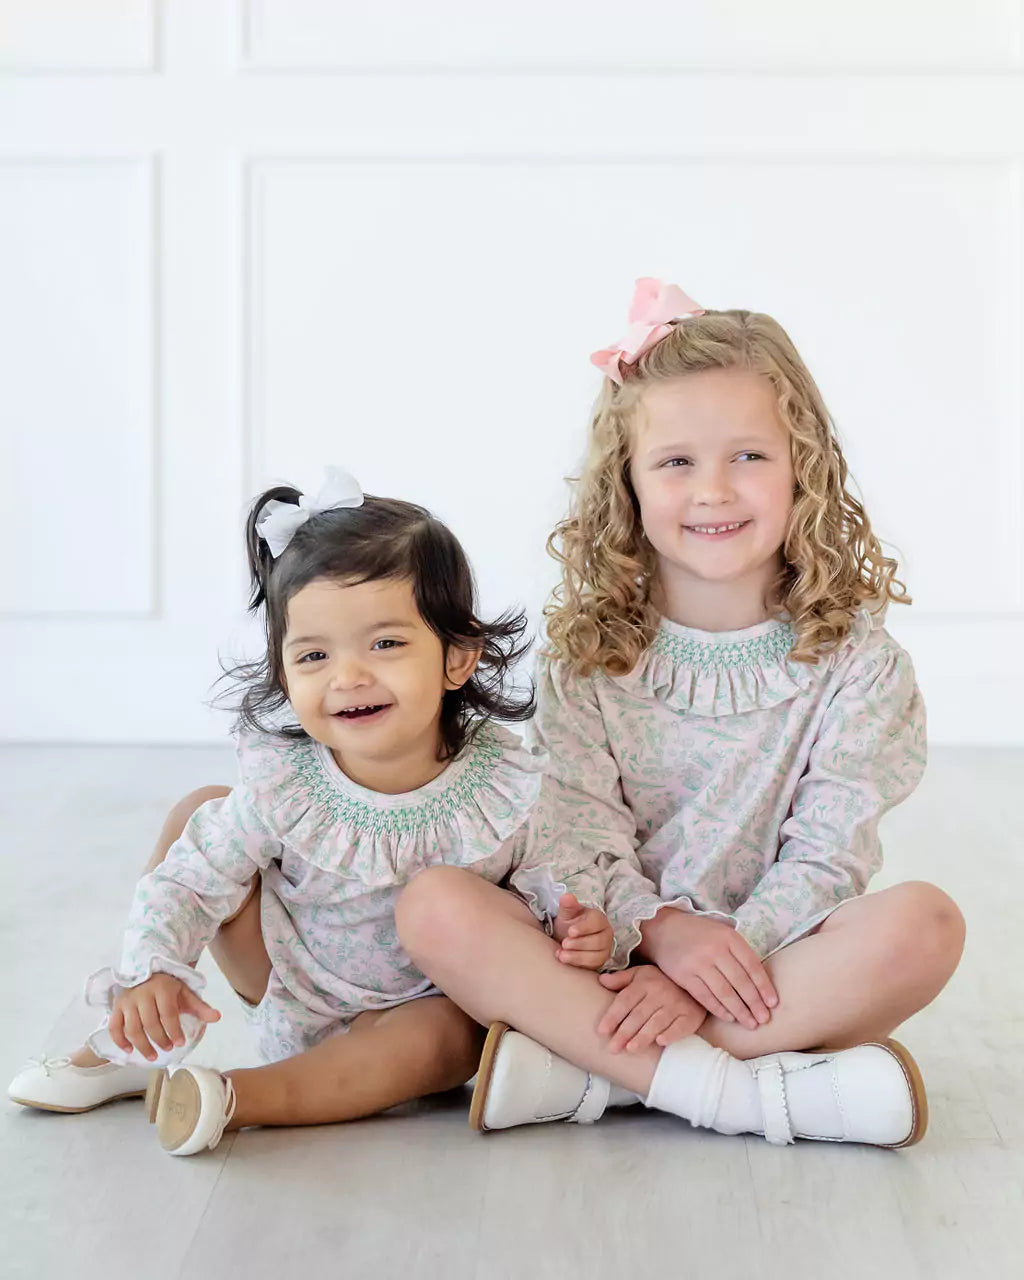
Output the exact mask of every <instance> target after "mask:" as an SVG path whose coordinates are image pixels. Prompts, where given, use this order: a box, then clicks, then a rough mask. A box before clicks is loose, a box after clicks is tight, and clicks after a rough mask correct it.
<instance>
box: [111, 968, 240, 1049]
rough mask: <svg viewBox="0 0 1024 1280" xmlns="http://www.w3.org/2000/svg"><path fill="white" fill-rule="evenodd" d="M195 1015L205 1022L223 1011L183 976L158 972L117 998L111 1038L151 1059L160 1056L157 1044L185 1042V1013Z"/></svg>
mask: <svg viewBox="0 0 1024 1280" xmlns="http://www.w3.org/2000/svg"><path fill="white" fill-rule="evenodd" d="M183 1013H192V1014H195V1016H196V1017H197V1018H201V1019H202V1021H203V1022H216V1021H217V1020H218V1019H219V1018H220V1014H219V1013H218V1012H217V1010H216V1009H214V1008H213V1007H212V1006H211V1005H208V1004H207V1003H206V1001H205V1000H201V999H200V998H199V996H197V995H196V994H195V993H194V992H193V991H190V990H189V988H188V987H187V986H186V985H185V983H184V982H182V981H181V980H180V979H179V978H172V977H171V975H170V974H169V973H155V974H154V975H153V976H152V978H147V979H146V981H145V982H140V983H139V985H138V986H137V987H129V988H128V990H127V991H123V992H122V993H121V994H120V995H119V996H118V997H117V999H116V1000H115V1001H114V1007H113V1010H112V1011H111V1014H110V1020H109V1021H108V1023H107V1030H108V1031H109V1033H110V1038H111V1040H113V1042H114V1044H116V1045H117V1047H118V1048H119V1049H123V1050H124V1051H125V1053H131V1051H132V1049H133V1048H135V1049H138V1051H139V1053H141V1054H142V1056H143V1057H144V1058H146V1059H148V1060H149V1061H150V1062H152V1061H153V1060H154V1059H155V1058H156V1053H155V1051H154V1049H153V1046H154V1045H156V1047H157V1048H158V1049H171V1048H173V1047H174V1046H175V1045H179V1046H180V1045H183V1044H184V1043H185V1037H184V1035H183V1034H182V1030H181V1015H182V1014H183Z"/></svg>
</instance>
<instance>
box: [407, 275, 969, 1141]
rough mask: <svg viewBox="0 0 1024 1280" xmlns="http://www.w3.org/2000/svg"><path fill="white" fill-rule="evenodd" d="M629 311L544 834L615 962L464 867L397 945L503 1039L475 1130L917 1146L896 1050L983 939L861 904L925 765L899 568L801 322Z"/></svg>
mask: <svg viewBox="0 0 1024 1280" xmlns="http://www.w3.org/2000/svg"><path fill="white" fill-rule="evenodd" d="M629 320H630V325H629V330H628V333H627V336H626V337H625V338H624V339H623V340H622V341H621V342H619V343H616V344H615V345H613V346H612V347H610V348H607V349H605V350H603V351H601V352H598V353H596V355H595V356H594V357H593V360H594V362H595V363H596V364H597V365H598V366H599V367H600V368H601V369H602V371H603V372H604V373H605V375H606V376H605V380H604V385H603V387H602V390H601V394H600V398H599V400H598V402H597V406H596V410H595V413H594V417H593V422H592V426H591V432H590V449H589V457H588V459H587V463H586V466H585V469H584V472H583V475H582V478H581V481H580V483H579V486H578V489H577V492H576V496H575V502H574V508H573V511H572V512H571V514H570V516H569V518H568V519H567V520H565V521H564V522H563V523H561V524H560V525H559V526H558V528H557V529H556V531H555V533H554V534H553V535H552V539H551V541H550V543H549V546H550V548H551V549H552V551H553V553H554V554H555V556H556V557H557V558H558V559H559V561H560V562H561V565H562V571H563V574H562V583H561V587H560V589H559V591H558V592H556V596H555V599H554V601H553V603H552V604H551V605H550V606H549V608H548V610H547V617H548V634H549V638H550V652H549V654H548V656H547V657H546V659H545V660H544V661H543V663H542V665H541V669H540V687H539V690H538V711H537V718H536V723H535V726H534V734H535V739H536V742H537V744H538V745H540V746H542V747H544V748H546V749H547V750H548V751H549V752H550V764H549V766H548V772H547V776H546V778H545V781H544V784H543V790H542V796H541V800H540V802H539V804H538V807H537V809H536V810H535V812H534V814H533V817H532V819H531V829H532V837H531V838H532V840H533V843H534V856H537V857H543V856H545V853H547V854H548V855H551V854H552V853H553V852H554V851H555V850H556V849H558V848H559V847H561V846H563V845H564V844H566V843H569V842H571V843H573V844H574V845H575V846H576V848H577V849H580V850H583V851H586V852H588V853H589V855H590V861H591V864H592V865H591V869H590V871H589V872H587V873H586V875H585V876H583V877H579V878H577V881H576V882H575V883H574V889H576V891H577V892H578V893H579V894H580V896H581V897H582V898H587V896H588V894H589V896H590V898H591V900H593V901H594V902H595V903H601V902H603V903H604V906H605V909H606V910H607V912H608V915H609V917H610V918H611V921H612V923H613V925H614V926H615V954H614V965H613V967H614V970H615V971H613V972H610V973H607V974H603V975H602V976H601V977H600V979H598V978H597V977H595V976H593V975H588V974H584V973H580V972H574V971H568V970H564V969H562V970H560V969H559V967H558V966H557V965H552V964H551V963H550V956H549V954H548V953H549V951H550V948H551V944H550V942H549V941H548V940H547V939H545V938H544V937H543V935H542V934H540V933H539V932H537V930H536V928H535V925H534V922H532V921H531V920H530V918H529V916H528V915H527V914H526V913H525V912H524V911H523V909H522V906H521V904H519V903H517V902H515V901H513V900H512V898H511V897H510V896H509V895H507V894H502V893H501V892H500V891H498V890H496V889H494V888H493V887H492V886H489V885H485V884H482V883H470V882H469V881H468V879H467V878H466V877H464V876H460V875H459V873H458V872H455V871H454V870H451V869H442V870H440V871H432V872H429V873H428V874H427V875H426V876H424V877H421V878H420V879H419V880H418V881H417V882H416V883H415V884H414V885H412V886H411V887H410V888H409V890H407V891H406V895H405V897H404V899H403V900H402V901H401V902H400V903H399V907H398V921H399V933H400V936H401V937H402V939H403V941H404V942H405V945H406V946H407V948H408V949H409V950H410V952H411V954H412V955H414V956H415V957H416V959H417V962H418V963H419V964H420V966H421V968H422V969H423V970H424V972H426V973H429V974H430V976H431V977H432V978H433V979H434V980H435V981H436V982H437V983H438V985H439V986H440V987H441V988H442V989H443V990H444V991H446V992H447V993H448V994H449V995H450V996H451V997H452V998H453V999H454V1000H456V1001H457V1002H458V1003H459V1004H460V1005H461V1006H462V1007H463V1008H465V1009H466V1010H468V1011H469V1012H470V1013H472V1014H473V1016H474V1017H476V1018H477V1019H478V1020H480V1021H482V1022H483V1021H491V1022H495V1023H498V1024H499V1025H496V1026H495V1027H494V1028H493V1030H492V1033H491V1036H490V1037H489V1041H488V1045H487V1047H486V1049H485V1055H484V1067H483V1069H482V1071H481V1075H480V1080H479V1083H478V1085H477V1094H476V1098H475V1101H474V1109H473V1118H474V1121H475V1123H476V1124H477V1125H478V1126H479V1127H482V1128H488V1129H491V1128H499V1127H504V1126H506V1125H510V1124H520V1123H526V1122H531V1121H536V1120H539V1119H551V1118H557V1117H561V1118H568V1119H574V1120H581V1119H594V1118H596V1116H598V1115H600V1113H601V1111H602V1110H603V1108H604V1106H605V1105H607V1102H608V1100H609V1098H611V1099H612V1100H613V1101H616V1100H617V1101H629V1100H633V1101H635V1100H636V1099H637V1098H638V1097H639V1098H641V1099H643V1100H644V1101H645V1102H646V1104H647V1105H648V1106H649V1107H655V1108H658V1109H660V1110H665V1111H669V1112H672V1113H674V1114H677V1115H680V1116H683V1117H685V1118H686V1119H687V1120H689V1121H690V1122H691V1123H693V1124H698V1125H704V1126H708V1127H711V1128H714V1129H717V1130H720V1131H723V1132H733V1133H735V1132H754V1133H763V1134H764V1135H765V1136H766V1137H767V1138H768V1139H769V1141H774V1142H790V1141H792V1140H793V1138H794V1137H807V1138H818V1139H828V1140H832V1141H847V1140H854V1141H864V1142H871V1143H876V1144H878V1145H884V1146H902V1145H908V1144H909V1143H911V1142H915V1141H917V1140H918V1139H919V1138H920V1137H921V1135H922V1134H923V1132H924V1128H925V1124H926V1115H927V1113H926V1101H925V1094H924V1088H923V1085H922V1083H921V1078H920V1073H919V1072H918V1070H917V1067H916V1065H915V1063H914V1061H913V1059H912V1058H911V1056H910V1054H909V1053H908V1052H907V1051H906V1050H905V1049H904V1048H903V1047H902V1046H900V1045H897V1044H896V1043H895V1042H894V1041H890V1040H889V1039H888V1036H889V1034H890V1032H891V1031H892V1030H893V1028H894V1027H896V1026H897V1025H898V1024H899V1023H901V1022H902V1021H903V1020H904V1019H905V1018H907V1017H908V1016H910V1015H911V1014H912V1013H914V1012H916V1011H917V1010H918V1009H920V1008H922V1007H923V1006H924V1005H926V1004H927V1003H928V1002H929V1001H930V1000H932V999H933V998H934V997H935V995H936V994H937V993H938V992H939V990H941V988H942V987H943V985H944V984H945V982H946V981H947V979H948V978H949V976H950V974H951V973H952V972H953V970H954V968H955V967H956V964H957V962H958V960H959V957H960V953H961V949H962V943H963V921H962V919H961V917H960V914H959V912H958V910H957V908H956V907H955V905H954V904H953V903H952V902H951V900H950V899H949V898H948V897H947V896H946V895H945V894H944V893H943V892H941V891H940V890H939V889H937V888H935V887H933V886H931V885H928V884H917V883H915V884H903V885H899V886H897V887H895V888H892V889H888V890H885V891H883V892H879V893H875V894H871V895H869V896H866V897H864V896H862V895H863V894H864V891H865V889H866V887H867V884H868V881H869V879H870V877H871V876H872V875H873V874H874V872H875V871H877V869H878V867H879V865H880V861H881V848H880V845H879V841H878V820H879V818H880V817H881V815H882V814H883V813H884V812H885V811H886V810H887V809H889V808H890V807H891V806H892V805H894V804H896V803H898V802H899V801H900V800H902V799H904V798H905V797H906V796H907V795H908V794H909V793H910V792H911V791H912V789H913V788H914V787H915V786H916V784H917V782H918V781H919V779H920V777H921V773H922V771H923V768H924V763H925V722H924V708H923V705H922V702H921V697H920V694H919V692H918V689H917V686H916V684H915V680H914V672H913V668H912V666H911V663H910V659H909V658H908V656H907V655H906V653H904V651H903V650H902V649H901V648H900V646H899V645H898V644H897V643H896V642H895V641H894V640H893V639H892V638H891V637H890V636H889V635H888V634H887V633H886V631H885V630H884V628H883V616H884V611H885V608H886V606H887V604H888V603H889V602H890V601H900V602H903V601H906V599H907V597H906V594H905V591H904V589H903V587H902V585H901V584H900V583H899V581H898V580H897V578H896V564H895V562H894V561H893V560H892V559H889V558H888V557H887V556H885V555H884V554H883V552H882V549H881V547H880V545H879V542H878V540H877V538H876V537H875V535H874V533H873V532H872V529H871V525H870V523H869V521H868V518H867V516H866V514H865V512H864V509H863V507H862V506H861V504H860V503H859V502H858V500H857V499H856V498H855V497H854V496H853V495H852V494H851V493H850V491H849V489H848V487H847V467H846V462H845V460H844V458H843V454H842V450H841V448H840V444H839V441H838V439H837V437H836V434H835V431H834V428H833V426H832V423H831V420H830V418H829V415H828V413H827V411H826V409H825V406H824V404H823V402H822V399H821V395H820V393H819V391H818V389H817V387H816V386H815V384H814V381H813V379H812V378H811V375H810V373H809V372H808V370H807V368H806V366H805V365H804V363H803V361H802V360H801V358H800V356H799V355H798V353H797V351H796V349H795V348H794V346H793V344H792V342H791V341H790V340H789V338H788V336H787V335H786V333H785V332H784V331H783V330H782V328H781V327H780V326H779V324H778V323H777V322H776V321H774V320H773V319H771V318H770V317H768V316H766V315H759V314H757V313H753V312H748V311H722V312H714V311H711V312H705V311H703V310H702V309H701V308H700V307H698V306H697V305H696V304H695V303H693V302H692V301H691V300H690V299H689V298H687V296H686V295H685V294H684V293H683V292H682V291H681V290H680V289H678V288H675V287H673V286H667V285H663V284H661V283H660V282H659V281H656V280H641V281H639V282H638V286H637V293H636V296H635V298H634V301H633V306H632V309H631V312H630V317H629ZM442 938H443V942H444V945H443V947H442V945H441V940H442ZM565 945H567V946H570V947H571V945H572V943H571V941H570V942H569V943H567V944H565ZM470 953H471V954H472V955H473V957H474V962H473V964H472V966H470V965H468V964H467V962H466V957H467V955H468V954H470ZM627 965H629V966H631V967H625V966H627ZM608 992H613V993H616V994H615V995H614V998H611V999H609V996H608V994H607V993H608ZM506 1023H509V1024H512V1026H514V1027H516V1028H517V1029H518V1032H519V1033H525V1034H517V1033H516V1032H509V1031H508V1030H507V1028H506V1027H505V1026H504V1025H503V1024H506ZM537 1042H539V1043H537ZM622 1050H625V1052H622ZM808 1050H812V1051H813V1052H806V1051H808ZM797 1051H800V1052H797ZM556 1054H557V1055H560V1056H558V1057H556V1056H555V1055H556Z"/></svg>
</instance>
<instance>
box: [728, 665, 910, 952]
mask: <svg viewBox="0 0 1024 1280" xmlns="http://www.w3.org/2000/svg"><path fill="white" fill-rule="evenodd" d="M925 760H926V740H925V712H924V703H923V700H922V698H921V695H920V692H919V691H918V688H917V685H916V683H915V680H914V670H913V666H912V664H911V661H910V659H909V657H908V656H907V655H906V654H905V653H904V652H903V651H902V650H901V649H899V648H897V647H896V646H891V647H889V646H887V647H886V648H883V649H880V650H876V651H875V652H874V653H873V654H871V655H870V658H869V660H868V663H867V665H866V666H865V664H864V663H861V665H860V667H859V670H858V669H855V670H853V671H851V674H850V679H849V681H848V682H847V683H846V684H845V685H844V686H843V687H841V688H840V690H839V691H838V693H837V694H836V695H835V697H834V698H833V699H832V701H831V703H830V704H829V706H828V707H827V709H826V710H825V713H824V717H823V720H822V725H821V729H820V732H819V734H818V737H817V740H816V742H815V743H814V746H813V747H812V749H811V753H810V758H809V761H808V765H807V769H806V771H805V772H804V775H803V777H802V778H801V779H800V782H799V783H798V785H797V789H796V793H795V795H794V799H793V805H792V809H791V812H790V816H789V817H788V818H787V819H786V821H785V822H784V823H783V825H782V829H781V833H780V849H779V855H778V860H777V861H776V862H775V863H774V865H773V866H771V867H770V868H769V870H768V871H767V872H766V874H765V875H764V876H763V877H762V879H761V880H760V882H759V883H758V884H757V886H756V888H755V889H754V891H753V892H752V893H751V894H750V896H749V898H748V899H747V900H746V902H744V903H743V904H742V906H740V907H739V908H738V909H737V910H736V912H735V914H734V917H733V918H734V922H735V925H736V928H737V930H738V931H739V932H740V933H741V934H742V935H743V936H744V937H745V938H746V940H747V941H748V942H749V943H750V945H751V946H752V947H753V948H754V950H755V951H756V952H757V953H758V955H760V956H762V957H764V956H767V955H770V954H771V953H772V952H773V951H775V950H777V949H778V948H779V947H780V946H782V945H783V944H785V943H786V942H789V941H792V940H793V939H794V938H795V937H798V936H800V935H801V934H804V933H806V932H807V931H808V930H809V929H810V928H812V927H813V926H814V925H815V924H816V923H818V922H819V921H820V920H821V919H823V918H824V917H825V916H826V915H828V914H829V912H830V911H831V910H832V909H833V908H834V907H836V906H837V905H838V904H839V903H841V902H844V901H846V900H847V899H848V898H853V897H856V896H857V895H859V894H861V893H863V892H864V890H865V888H866V887H867V884H868V881H869V880H870V878H871V877H872V876H873V875H874V874H875V872H876V871H877V870H878V869H879V867H880V866H881V862H882V849H881V844H880V842H879V839H878V822H879V819H880V818H881V817H882V815H883V814H884V813H885V812H886V811H887V810H888V809H891V808H892V807H893V806H894V805H896V804H898V803H899V802H900V801H901V800H903V799H905V798H906V797H907V796H908V795H909V794H910V793H911V792H912V791H913V789H914V788H915V787H916V786H917V784H918V782H919V781H920V779H921V776H922V774H923V772H924V766H925Z"/></svg>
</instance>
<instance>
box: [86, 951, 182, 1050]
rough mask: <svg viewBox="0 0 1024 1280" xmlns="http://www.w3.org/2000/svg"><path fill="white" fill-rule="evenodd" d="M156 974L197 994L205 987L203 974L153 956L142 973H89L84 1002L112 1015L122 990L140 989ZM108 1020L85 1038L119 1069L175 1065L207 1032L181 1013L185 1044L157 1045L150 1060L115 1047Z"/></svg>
mask: <svg viewBox="0 0 1024 1280" xmlns="http://www.w3.org/2000/svg"><path fill="white" fill-rule="evenodd" d="M155 973H167V974H170V976H171V977H172V978H177V979H178V980H179V981H180V982H183V983H184V984H185V985H186V986H187V987H188V988H189V990H190V991H192V992H194V993H195V994H196V995H198V994H199V992H201V991H202V990H203V988H204V987H205V986H206V979H205V978H204V977H203V975H202V974H201V973H196V971H195V970H194V969H191V968H189V966H188V965H187V964H182V963H181V962H180V961H179V960H170V959H168V958H167V957H166V956H151V957H150V959H149V962H148V964H147V966H146V969H145V971H142V972H139V973H136V971H134V970H131V971H128V972H120V971H118V970H115V969H109V968H108V969H99V970H97V971H96V973H93V974H90V976H89V977H88V978H87V979H86V983H85V1003H86V1004H88V1005H93V1006H95V1007H98V1008H101V1009H104V1010H105V1011H106V1012H107V1013H108V1014H109V1013H110V1010H111V1008H112V1007H113V1004H114V1001H115V1000H116V999H117V997H118V996H119V995H121V993H122V992H123V991H126V990H127V989H128V988H129V987H137V986H138V985H139V983H140V982H145V981H146V979H147V978H151V977H152V976H153V975H154V974H155ZM108 1021H109V1019H108V1018H106V1017H104V1019H103V1021H102V1022H101V1023H100V1025H99V1026H98V1027H97V1028H96V1030H95V1031H94V1032H93V1033H92V1034H91V1035H89V1036H86V1039H85V1043H86V1045H88V1047H89V1048H90V1049H91V1050H92V1051H93V1053H95V1054H96V1055H97V1056H99V1057H100V1058H106V1059H107V1061H108V1062H116V1063H117V1064H118V1065H119V1066H133V1067H171V1066H175V1065H176V1064H177V1063H179V1062H180V1061H181V1060H182V1059H183V1058H185V1057H186V1056H187V1055H188V1054H189V1053H191V1052H192V1050H193V1049H194V1048H195V1046H196V1045H197V1044H198V1043H199V1041H200V1040H201V1039H202V1038H203V1033H204V1031H205V1030H206V1024H205V1023H204V1022H203V1021H202V1020H201V1019H200V1018H197V1017H195V1015H194V1014H191V1013H182V1014H181V1016H180V1021H181V1030H182V1033H183V1034H184V1037H185V1043H184V1044H183V1045H175V1046H173V1047H172V1048H170V1049H160V1048H158V1047H157V1046H156V1045H154V1046H153V1048H154V1051H155V1053H156V1058H155V1059H150V1058H144V1057H143V1056H142V1054H141V1053H139V1051H138V1049H132V1051H131V1052H130V1053H126V1052H125V1051H124V1049H122V1048H121V1047H120V1045H117V1044H115V1043H114V1041H113V1040H112V1039H111V1037H110V1032H109V1031H108V1030H107V1025H108Z"/></svg>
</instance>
